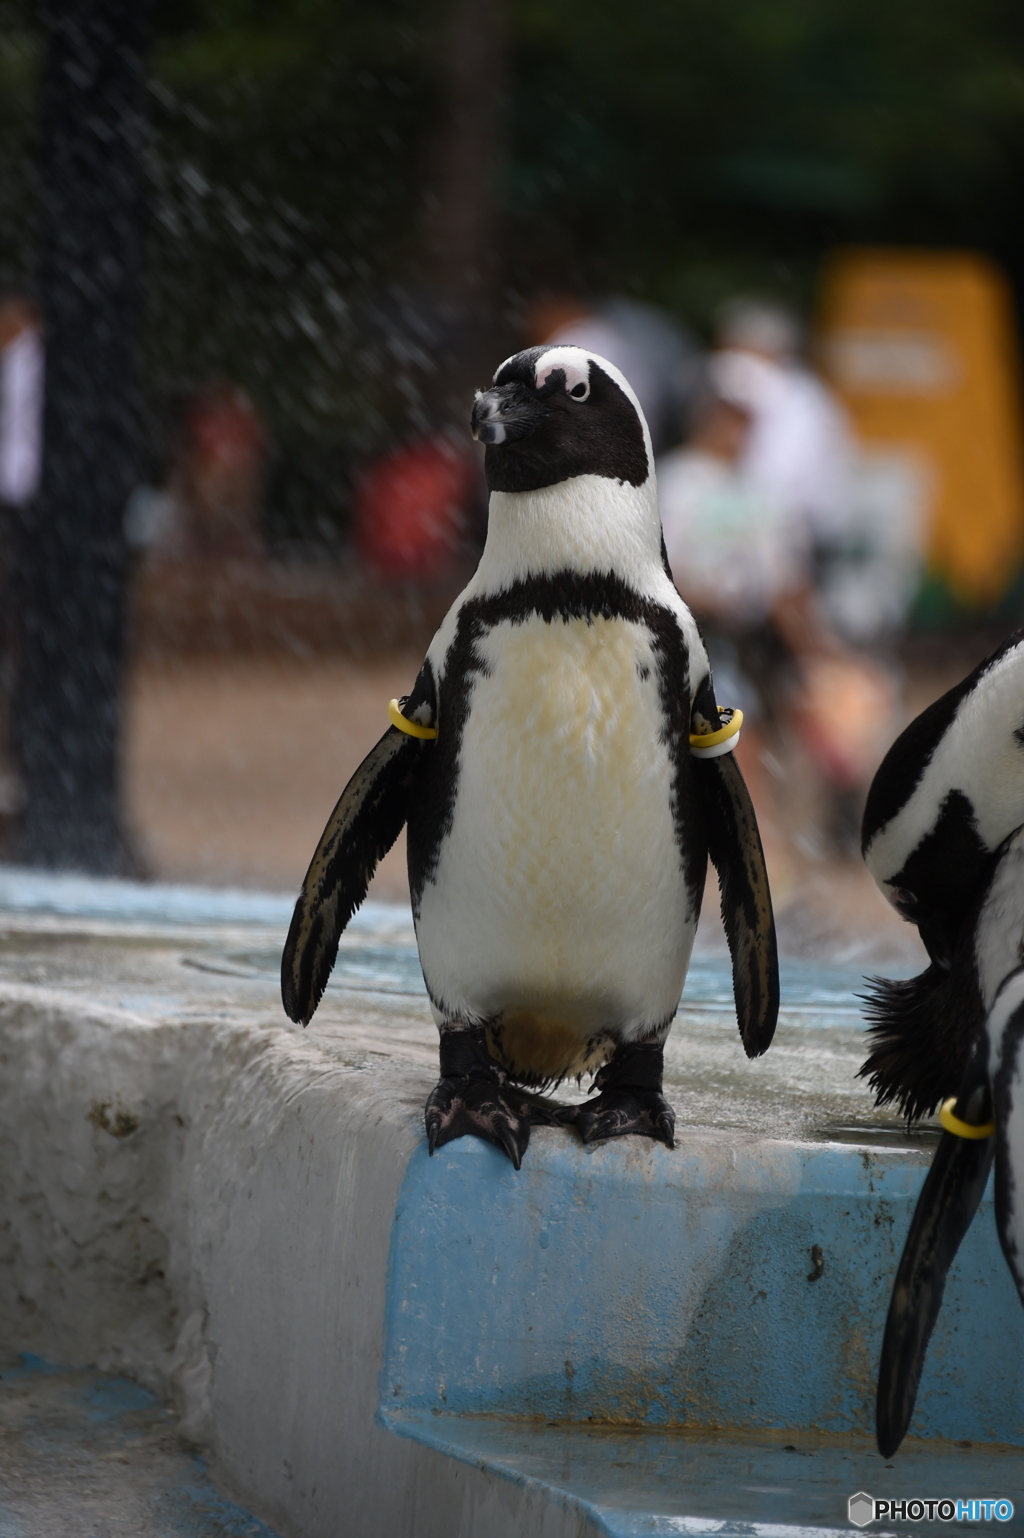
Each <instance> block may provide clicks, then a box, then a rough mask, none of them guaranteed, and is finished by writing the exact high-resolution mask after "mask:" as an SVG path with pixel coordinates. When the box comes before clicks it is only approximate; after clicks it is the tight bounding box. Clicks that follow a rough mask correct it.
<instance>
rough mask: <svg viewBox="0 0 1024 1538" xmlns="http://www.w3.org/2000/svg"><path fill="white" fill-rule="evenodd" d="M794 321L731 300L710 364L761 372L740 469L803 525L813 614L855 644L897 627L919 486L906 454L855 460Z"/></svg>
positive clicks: (915, 531)
mask: <svg viewBox="0 0 1024 1538" xmlns="http://www.w3.org/2000/svg"><path fill="white" fill-rule="evenodd" d="M802 340H803V338H802V335H801V328H800V324H799V322H798V321H797V319H796V317H795V316H794V315H793V314H792V313H791V312H790V311H789V310H787V309H785V308H784V307H783V306H781V305H775V304H771V303H769V302H767V301H765V300H759V299H735V300H732V301H730V303H729V304H727V305H726V306H724V308H723V309H722V311H721V312H720V315H719V323H718V331H717V337H716V342H717V346H718V349H719V351H718V354H717V356H718V357H719V358H730V357H734V358H737V359H756V360H759V361H760V362H761V363H762V364H766V365H768V369H767V370H762V374H763V385H762V388H761V391H760V396H759V401H758V410H757V413H756V417H755V421H754V425H753V430H752V432H751V434H750V438H749V441H748V443H747V447H746V450H745V454H744V469H745V471H746V473H747V474H748V475H749V476H750V478H751V479H752V480H753V481H755V482H756V483H757V484H758V485H760V486H761V487H762V488H763V489H764V490H765V492H766V493H768V494H770V495H772V496H773V497H775V498H777V499H779V500H782V501H783V502H785V503H786V504H787V506H788V507H789V508H790V509H791V512H792V515H793V516H794V518H796V519H798V520H799V521H800V522H801V524H802V525H803V530H804V538H805V540H806V543H807V547H808V550H809V553H810V557H811V560H812V562H813V568H814V584H815V587H816V589H817V592H818V597H819V601H820V604H821V608H822V611H823V613H824V614H825V615H826V616H827V619H828V622H829V625H830V626H831V628H832V629H833V630H835V631H836V632H837V634H838V635H840V636H842V637H843V638H844V639H845V640H846V641H848V642H849V643H850V644H852V645H853V646H865V645H872V644H875V643H877V642H883V643H884V642H885V641H886V640H887V639H888V638H890V637H891V636H893V635H895V634H896V633H898V632H899V630H900V629H901V628H902V626H903V624H904V623H905V621H906V618H907V615H908V613H909V611H910V606H911V604H912V602H913V599H914V595H915V594H916V592H917V589H918V586H919V583H920V580H921V575H922V571H923V562H924V540H925V519H924V511H925V506H926V502H927V490H928V488H927V485H926V484H925V479H924V475H923V471H922V467H921V466H920V465H919V464H917V463H916V462H915V461H914V460H913V459H912V457H910V456H908V455H907V454H906V453H904V452H900V453H897V452H895V451H891V450H890V451H888V452H877V451H875V452H872V453H867V452H865V451H864V450H863V449H862V448H861V446H860V445H858V444H857V442H856V440H855V439H854V436H853V433H852V430H851V427H850V424H849V421H848V419H847V416H846V413H845V411H844V409H843V407H842V405H841V404H840V402H839V400H838V397H837V396H836V395H834V394H833V392H832V391H831V390H830V388H829V387H828V385H827V384H825V382H824V381H823V380H822V379H821V378H820V377H819V376H818V375H817V374H816V373H815V372H814V371H813V369H811V368H810V367H809V366H808V365H807V363H806V362H805V361H804V359H803V357H802V351H801V348H802Z"/></svg>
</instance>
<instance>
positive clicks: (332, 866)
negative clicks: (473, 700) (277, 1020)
mask: <svg viewBox="0 0 1024 1538" xmlns="http://www.w3.org/2000/svg"><path fill="white" fill-rule="evenodd" d="M422 680H423V675H422V674H421V675H420V679H419V680H417V686H416V689H415V690H414V692H413V694H412V695H410V696H409V697H408V702H406V701H405V700H403V701H401V702H400V704H401V708H402V709H404V710H405V711H406V713H407V714H410V715H411V712H412V710H413V709H415V708H416V706H417V703H418V702H419V703H420V704H422V702H423V699H424V692H423V689H422V687H421V684H422ZM421 713H422V712H421ZM429 751H430V746H429V744H426V743H424V742H423V741H422V740H421V739H418V738H416V737H411V736H409V735H407V734H406V733H405V732H401V731H399V730H398V729H397V728H396V727H394V726H389V727H388V729H387V731H386V732H385V733H384V735H383V737H382V738H381V739H380V741H379V742H378V743H377V744H376V745H375V746H374V747H372V748H371V749H370V751H369V753H368V754H367V755H366V757H365V758H364V759H363V761H362V763H361V764H360V765H359V768H358V769H357V770H356V772H355V774H354V775H353V776H352V778H351V779H350V780H349V782H348V784H347V785H346V786H345V789H344V790H343V791H342V793H341V796H340V798H339V800H338V804H337V806H336V807H335V808H334V811H333V812H332V813H331V815H330V817H329V818H328V820H327V826H326V828H325V829H324V831H323V834H322V835H321V838H320V842H319V844H318V845H317V848H316V853H315V854H314V855H313V858H312V860H311V861H310V865H309V869H308V871H307V872H306V876H305V880H304V881H303V883H302V891H301V892H300V893H299V896H298V899H297V901H296V903H295V911H294V913H293V914H292V921H291V926H290V928H289V930H288V938H287V940H286V941H285V946H284V952H283V954H282V957H281V999H282V1002H283V1004H284V1009H285V1014H286V1015H287V1016H288V1018H289V1019H290V1020H294V1021H295V1022H296V1023H297V1024H301V1025H308V1024H309V1022H310V1020H311V1019H312V1018H313V1015H314V1013H315V1011H316V1007H317V1005H318V1004H319V1002H320V1000H321V999H322V998H323V995H324V989H325V988H326V987H327V981H328V979H329V977H330V975H331V972H332V970H333V967H334V963H335V960H336V958H337V955H338V941H339V940H340V939H341V936H342V933H343V931H344V929H345V926H346V924H347V923H348V921H349V919H350V918H351V917H352V915H353V913H354V912H355V911H356V909H357V908H358V907H359V905H360V904H361V903H362V901H363V899H364V898H365V897H366V892H367V888H368V887H369V885H370V880H371V878H372V876H373V873H374V871H375V870H376V868H377V865H378V863H379V862H380V860H382V859H383V857H384V855H386V854H387V852H388V850H389V849H390V848H391V846H392V844H393V843H394V842H395V840H396V838H397V837H398V835H399V833H400V832H401V831H402V827H403V825H404V823H405V820H406V815H407V812H408V806H409V798H410V794H411V791H412V787H413V784H414V781H415V776H416V770H417V768H418V766H419V764H420V762H421V759H422V755H423V754H424V753H426V752H429Z"/></svg>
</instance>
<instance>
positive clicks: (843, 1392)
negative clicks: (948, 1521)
mask: <svg viewBox="0 0 1024 1538" xmlns="http://www.w3.org/2000/svg"><path fill="white" fill-rule="evenodd" d="M924 1173H925V1166H924V1161H923V1160H922V1158H921V1156H920V1154H913V1153H912V1154H897V1153H896V1152H895V1151H891V1150H888V1149H874V1148H868V1147H864V1148H857V1147H852V1146H846V1145H838V1144H803V1145H796V1144H790V1143H784V1142H774V1143H773V1142H770V1141H761V1140H755V1139H752V1138H743V1137H738V1136H736V1135H726V1134H722V1133H720V1134H715V1133H706V1134H689V1135H688V1134H684V1135H683V1138H682V1141H681V1143H680V1146H678V1147H677V1148H676V1149H675V1150H674V1151H671V1152H670V1151H669V1150H667V1149H664V1148H661V1147H655V1146H653V1145H649V1144H641V1143H640V1142H639V1140H633V1139H630V1140H626V1141H624V1142H622V1143H619V1144H614V1143H613V1144H608V1145H605V1146H602V1147H597V1148H594V1149H589V1150H585V1149H583V1148H582V1147H581V1146H579V1145H578V1144H574V1143H573V1142H572V1141H570V1139H569V1138H568V1137H567V1136H566V1135H565V1133H563V1132H560V1131H554V1130H552V1131H545V1132H541V1133H540V1134H539V1135H535V1138H534V1141H533V1143H531V1147H530V1150H529V1154H528V1156H527V1159H526V1161H525V1162H524V1165H523V1168H522V1170H521V1171H520V1172H518V1173H517V1172H516V1171H515V1170H513V1169H512V1166H511V1165H510V1164H509V1163H508V1161H507V1160H506V1159H505V1158H504V1157H503V1156H502V1155H501V1154H499V1153H498V1152H497V1150H494V1149H492V1148H490V1147H489V1146H487V1145H485V1144H483V1143H481V1142H479V1141H477V1140H474V1139H468V1138H466V1139H462V1140H460V1141H459V1142H456V1143H454V1144H450V1145H448V1146H447V1147H446V1148H444V1149H442V1150H440V1151H439V1152H438V1154H437V1155H435V1157H434V1158H433V1159H428V1158H427V1155H426V1152H425V1150H422V1149H421V1150H420V1151H419V1152H418V1153H417V1154H416V1155H414V1157H413V1159H412V1161H411V1163H410V1165H409V1169H408V1173H407V1176H406V1179H405V1183H404V1186H403V1189H402V1193H401V1198H400V1202H399V1206H398V1211H397V1215H396V1221H395V1227H394V1234H393V1240H392V1252H391V1276H390V1284H389V1297H388V1330H387V1351H386V1361H385V1368H384V1375H383V1383H382V1389H383V1392H382V1400H383V1403H384V1405H385V1406H386V1407H391V1408H392V1409H394V1410H400V1411H403V1412H429V1411H431V1410H440V1411H446V1412H448V1413H454V1414H463V1415H481V1414H486V1415H499V1416H506V1417H507V1416H524V1417H542V1418H544V1419H546V1420H556V1421H585V1420H587V1419H588V1418H591V1417H592V1418H593V1419H594V1420H597V1421H613V1422H630V1423H634V1424H638V1425H645V1426H665V1425H686V1426H691V1427H693V1426H699V1427H734V1428H746V1429H755V1428H764V1427H773V1428H783V1429H791V1430H793V1429H795V1430H807V1429H810V1428H814V1429H815V1430H818V1431H824V1432H832V1433H844V1432H860V1433H864V1434H867V1433H868V1432H870V1430H871V1428H872V1424H873V1396H874V1386H875V1366H876V1362H877V1357H878V1351H879V1346H880V1342H881V1336H882V1327H883V1323H884V1317H885V1310H886V1307H887V1305H888V1298H889V1291H890V1287H891V1285H892V1277H893V1274H894V1270H895V1265H896V1262H897V1260H898V1257H899V1252H900V1249H901V1246H902V1243H903V1239H904V1236H905V1233H906V1230H907V1227H908V1225H909V1222H910V1215H911V1212H912V1209H913V1205H914V1202H915V1200H916V1197H917V1193H918V1191H919V1189H920V1186H921V1182H922V1180H923V1177H924ZM815 1246H818V1247H819V1248H820V1251H821V1255H822V1261H823V1269H822V1271H821V1274H820V1276H818V1277H817V1279H815V1280H811V1278H812V1277H813V1276H814V1275H815V1271H816V1269H817V1268H816V1267H815V1265H814V1261H813V1256H812V1251H813V1249H814V1247H815ZM913 1430H914V1432H915V1434H916V1435H919V1436H925V1437H945V1438H948V1439H950V1440H961V1439H967V1440H971V1441H975V1442H1002V1443H1013V1444H1024V1311H1022V1309H1021V1306H1020V1301H1019V1299H1018V1297H1017V1294H1016V1291H1015V1289H1014V1287H1013V1285H1012V1283H1011V1281H1010V1278H1009V1275H1008V1273H1007V1270H1006V1266H1005V1263H1004V1262H1003V1259H1002V1255H1001V1252H1000V1250H999V1246H998V1241H997V1238H996V1232H995V1224H994V1221H993V1213H992V1202H991V1193H989V1195H988V1197H987V1198H986V1200H985V1202H984V1204H983V1206H982V1208H981V1211H980V1212H979V1214H978V1217H977V1219H976V1220H975V1223H974V1226H973V1228H972V1230H971V1233H970V1234H969V1236H968V1239H967V1242H966V1244H965V1246H964V1249H963V1251H962V1253H961V1255H960V1257H959V1258H958V1260H957V1263H956V1265H955V1266H954V1268H953V1271H952V1273H951V1276H950V1280H949V1285H948V1289H947V1294H946V1302H945V1306H944V1309H943V1312H942V1315H941V1317H940V1320H939V1324H938V1327H937V1329H936V1332H935V1336H934V1338H933V1341H932V1345H931V1349H930V1352H929V1357H928V1365H927V1368H926V1370H925V1375H924V1378H923V1380H922V1384H921V1391H920V1395H919V1398H918V1408H917V1412H916V1414H915V1418H914V1423H913Z"/></svg>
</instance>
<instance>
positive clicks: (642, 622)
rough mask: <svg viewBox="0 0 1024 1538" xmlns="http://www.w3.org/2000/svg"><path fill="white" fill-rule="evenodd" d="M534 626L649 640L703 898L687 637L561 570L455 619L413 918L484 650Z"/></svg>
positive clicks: (598, 581) (650, 605) (450, 814)
mask: <svg viewBox="0 0 1024 1538" xmlns="http://www.w3.org/2000/svg"><path fill="white" fill-rule="evenodd" d="M535 617H536V618H539V619H541V620H542V621H543V622H544V623H546V624H549V625H551V624H555V623H557V622H559V621H574V620H575V621H580V620H583V621H585V622H594V621H596V620H599V619H601V620H623V621H626V622H627V623H631V624H635V625H638V626H641V627H642V628H643V629H644V630H645V631H646V632H647V634H648V635H649V637H650V645H651V654H652V657H653V661H654V666H655V668H656V670H657V685H658V695H659V700H660V705H661V715H662V726H661V732H660V738H661V741H662V742H663V743H664V744H665V746H666V747H667V749H668V751H669V754H670V756H671V759H672V763H673V769H674V774H673V787H672V804H671V812H672V823H673V827H674V829H675V834H676V842H677V845H678V848H679V853H680V858H681V861H682V865H683V871H684V879H685V881H686V885H687V887H688V888H689V889H690V890H691V891H697V892H699V891H700V890H701V888H702V886H703V880H704V870H705V865H706V860H707V849H706V842H705V839H704V835H703V832H702V830H701V829H700V827H699V819H698V818H695V816H694V811H693V805H694V795H695V793H694V789H693V760H692V758H691V755H690V750H689V731H690V716H689V707H688V701H689V698H690V678H689V675H690V659H689V655H688V651H687V646H686V639H685V636H684V635H683V633H682V630H681V629H680V626H679V623H678V621H677V619H676V617H675V615H674V614H673V613H672V611H671V610H670V609H668V608H665V607H663V606H662V605H661V604H659V603H657V602H655V601H653V600H651V599H650V598H646V597H644V596H643V595H642V594H640V593H638V592H636V590H635V589H634V588H632V587H630V586H629V585H628V584H627V583H626V582H624V581H623V580H622V579H621V578H620V577H618V576H616V575H614V574H613V573H600V574H583V573H579V572H574V571H570V570H564V571H559V572H554V573H551V574H550V575H545V576H534V577H530V578H527V579H525V580H523V581H519V582H516V583H513V584H512V585H510V586H509V587H508V588H506V589H504V590H502V591H501V592H498V593H494V594H488V595H484V596H480V597H477V598H473V599H470V600H469V601H468V602H467V603H466V604H464V606H463V608H462V610H461V611H460V613H459V618H458V624H457V626H456V631H455V636H454V639H453V641H452V644H451V646H450V648H449V650H448V653H447V655H446V657H445V660H444V668H443V676H442V678H441V680H440V683H439V686H438V697H439V698H438V708H439V719H440V735H439V737H438V740H437V743H436V744H435V745H434V748H433V753H432V756H431V761H430V764H429V769H428V772H427V773H425V774H424V775H423V777H422V780H421V782H420V784H419V786H418V787H417V791H416V795H415V799H414V804H413V806H412V808H411V809H410V816H409V873H410V884H411V888H412V899H413V907H414V910H415V909H417V908H418V904H419V898H420V895H421V894H422V891H423V887H424V885H425V884H426V883H427V882H428V881H430V880H431V879H432V878H433V877H434V875H435V874H436V871H437V866H438V860H439V857H440V851H441V848H442V845H443V843H444V840H445V838H446V837H447V836H448V835H449V834H450V833H451V830H452V825H453V820H454V815H455V803H456V800H457V798H458V792H459V762H460V754H461V748H462V739H463V734H464V731H465V725H466V718H467V714H468V711H469V709H470V705H471V699H472V693H473V684H474V681H475V678H476V677H478V676H479V675H483V674H486V673H487V672H488V671H489V665H488V662H487V660H486V658H485V657H484V655H483V653H482V647H481V642H482V641H483V640H484V638H485V637H486V636H487V634H488V633H489V632H490V631H491V630H492V629H493V628H494V627H495V626H497V625H512V626H517V625H520V624H524V623H525V622H526V621H527V620H530V619H532V618H535Z"/></svg>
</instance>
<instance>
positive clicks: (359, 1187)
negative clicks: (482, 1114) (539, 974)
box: [0, 987, 591, 1538]
mask: <svg viewBox="0 0 1024 1538" xmlns="http://www.w3.org/2000/svg"><path fill="white" fill-rule="evenodd" d="M0 1058H2V1066H3V1073H2V1076H0V1165H2V1169H3V1181H2V1189H0V1314H2V1318H3V1321H4V1326H3V1330H4V1336H5V1339H6V1343H7V1344H8V1345H10V1346H14V1347H17V1348H20V1349H23V1350H29V1351H33V1352H36V1353H38V1354H39V1355H41V1356H44V1357H46V1358H48V1359H50V1360H57V1361H64V1362H70V1363H84V1362H92V1363H96V1364H97V1365H99V1366H101V1367H103V1368H105V1369H110V1370H116V1371H121V1372H125V1373H128V1374H130V1375H132V1376H134V1377H136V1378H137V1379H139V1380H140V1381H141V1382H143V1383H145V1384H146V1385H147V1386H149V1387H151V1388H153V1389H154V1390H155V1391H157V1392H158V1393H161V1394H164V1395H168V1396H170V1397H172V1398H173V1400H174V1402H175V1403H176V1406H177V1408H178V1410H179V1412H180V1413H181V1416H182V1429H183V1431H184V1432H185V1433H186V1434H187V1435H188V1436H189V1437H191V1438H192V1439H194V1440H195V1441H197V1442H201V1443H204V1444H206V1445H207V1446H209V1447H210V1448H211V1450H212V1452H213V1454H214V1456H215V1459H216V1460H217V1463H218V1465H219V1467H220V1469H221V1470H222V1471H223V1473H224V1475H225V1476H226V1479H227V1482H228V1484H229V1485H230V1486H231V1487H233V1488H234V1490H235V1491H236V1492H237V1493H238V1494H239V1496H240V1497H242V1498H243V1499H244V1501H245V1502H246V1503H247V1504H248V1505H249V1506H250V1507H251V1508H252V1509H255V1510H256V1511H258V1512H259V1514H260V1515H262V1516H263V1517H264V1519H265V1520H267V1521H269V1522H271V1523H273V1524H275V1525H276V1526H277V1527H279V1529H280V1530H281V1531H282V1533H287V1534H296V1535H299V1534H301V1535H302V1538H348V1535H352V1538H371V1535H375V1534H380V1535H382V1538H383V1535H388V1538H391V1535H396V1538H397V1535H405V1534H408V1535H410V1538H413V1535H414V1538H476V1535H480V1534H484V1533H486V1534H489V1535H491V1534H493V1535H495V1538H501V1535H503V1534H508V1535H510V1538H511V1535H513V1534H523V1533H525V1532H529V1533H531V1534H534V1533H535V1534H537V1535H538V1538H569V1535H573V1538H577V1535H579V1538H582V1535H583V1534H584V1533H586V1532H589V1531H590V1530H591V1529H590V1527H589V1526H588V1524H587V1521H586V1519H585V1518H584V1517H582V1516H581V1515H580V1514H579V1513H578V1512H577V1511H575V1510H571V1509H564V1508H560V1507H558V1506H555V1505H552V1503H551V1502H550V1501H549V1500H548V1499H546V1498H542V1497H541V1496H540V1495H539V1494H536V1493H533V1492H531V1491H530V1490H529V1489H524V1488H522V1487H521V1486H518V1485H513V1484H511V1483H508V1482H506V1481H505V1480H503V1479H500V1478H495V1477H494V1476H493V1475H490V1474H485V1473H483V1472H482V1471H480V1470H477V1469H474V1468H473V1467H471V1466H470V1465H467V1464H465V1463H456V1462H454V1461H453V1460H451V1459H448V1458H445V1457H442V1456H440V1455H439V1454H437V1453H434V1452H431V1451H429V1450H428V1449H425V1448H422V1447H418V1446H417V1445H416V1444H415V1443H413V1442H411V1441H408V1440H406V1439H403V1438H399V1437H396V1436H394V1435H393V1434H392V1433H390V1432H388V1431H386V1430H384V1429H383V1428H382V1427H381V1426H379V1425H378V1424H377V1422H376V1420H375V1415H376V1410H377V1403H378V1393H379V1377H380V1369H381V1351H382V1330H383V1319H384V1304H385V1283H386V1272H387V1260H388V1246H389V1241H390V1235H391V1228H392V1217H393V1213H394V1208H395V1202H396V1197H397V1193H398V1189H399V1185H400V1183H401V1180H402V1176H403V1174H404V1170H405V1166H406V1163H407V1160H408V1157H409V1153H410V1151H411V1149H412V1148H413V1146H414V1143H415V1140H416V1138H417V1137H418V1136H419V1118H420V1114H421V1113H420V1107H421V1106H422V1101H423V1095H424V1091H425V1087H426V1086H425V1082H424V1076H423V1075H422V1074H420V1073H418V1072H416V1071H415V1070H411V1069H409V1068H407V1067H403V1066H402V1065H400V1064H396V1063H393V1062H392V1063H389V1064H387V1065H386V1068H385V1069H383V1070H378V1071H376V1072H374V1071H369V1070H367V1069H358V1068H350V1067H345V1066H342V1065H339V1064H338V1063H337V1062H335V1061H332V1060H331V1059H329V1058H327V1057H325V1056H324V1054H323V1053H321V1052H320V1050H319V1049H318V1048H317V1047H316V1045H315V1044H313V1043H312V1042H310V1041H308V1040H306V1039H303V1038H302V1037H298V1036H295V1035H294V1034H292V1033H290V1032H288V1031H285V1030H274V1029H266V1028H264V1029H260V1028H257V1027H245V1026H240V1025H238V1024H237V1023H231V1022H228V1023H221V1022H218V1021H216V1020H212V1019H209V1018H197V1019H195V1020H192V1021H185V1022H183V1021H180V1020H176V1021H169V1022H161V1021H160V1020H154V1019H150V1018H147V1017H145V1016H143V1015H141V1014H134V1013H132V1012H131V1011H128V1010H124V1011H119V1010H115V1009H110V1008H107V1009H102V1008H94V1007H87V1006H85V1005H83V1003H82V1001H81V1000H80V999H75V998H71V997H68V996H67V995H62V994H61V993H60V992H59V991H55V990H52V989H47V988H45V987H40V988H38V989H33V988H29V987H13V988H12V987H7V988H5V989H4V990H2V992H0Z"/></svg>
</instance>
